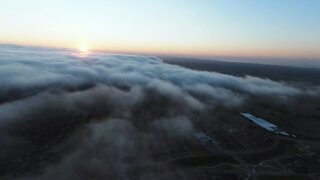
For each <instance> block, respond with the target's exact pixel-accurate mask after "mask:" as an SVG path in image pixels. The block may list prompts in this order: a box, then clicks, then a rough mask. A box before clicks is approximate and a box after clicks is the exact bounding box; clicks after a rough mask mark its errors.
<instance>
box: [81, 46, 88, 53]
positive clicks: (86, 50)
mask: <svg viewBox="0 0 320 180" xmlns="http://www.w3.org/2000/svg"><path fill="white" fill-rule="evenodd" d="M79 51H80V52H81V53H88V52H89V46H88V45H86V44H81V45H80V46H79Z"/></svg>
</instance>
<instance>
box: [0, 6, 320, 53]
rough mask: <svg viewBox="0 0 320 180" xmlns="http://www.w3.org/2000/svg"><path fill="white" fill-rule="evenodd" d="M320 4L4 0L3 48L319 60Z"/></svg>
mask: <svg viewBox="0 0 320 180" xmlns="http://www.w3.org/2000/svg"><path fill="white" fill-rule="evenodd" d="M319 19H320V1H318V0H241V1H239V0H219V1H218V0H162V1H159V0H135V1H133V0H117V1H115V0H114V1H106V0H90V1H89V0H82V1H80V0H78V1H71V0H69V1H68V0H55V1H51V0H50V1H49V0H23V1H21V0H3V1H2V2H1V6H0V23H1V28H0V43H13V44H28V45H40V46H53V47H68V48H76V47H78V46H81V45H82V44H85V45H86V46H88V47H90V48H91V49H99V50H110V51H122V52H146V53H160V54H161V53H162V54H182V55H199V56H241V57H242V56H243V57H246V56H250V57H260V56H262V57H294V58H309V59H319V58H320V48H319V47H320V38H319V37H320V35H319V34H320V33H319V32H320V20H319Z"/></svg>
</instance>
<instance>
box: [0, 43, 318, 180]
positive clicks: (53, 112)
mask: <svg viewBox="0 0 320 180" xmlns="http://www.w3.org/2000/svg"><path fill="white" fill-rule="evenodd" d="M0 82H1V83H0V102H1V104H0V132H1V138H2V139H1V140H0V142H1V143H0V149H1V151H2V152H1V154H3V157H4V158H1V159H0V160H1V162H0V164H1V163H5V162H6V161H7V160H8V159H11V160H16V161H17V162H18V163H13V164H10V166H6V168H4V169H3V170H2V171H1V172H0V175H1V176H5V175H7V176H27V177H28V176H31V177H39V178H48V179H50V177H52V176H53V174H54V175H55V176H53V177H55V178H56V177H57V175H58V176H61V177H63V178H68V177H77V176H83V177H92V178H94V177H95V178H110V179H112V178H120V179H121V178H123V179H125V176H126V175H128V174H134V173H133V172H131V171H135V170H136V176H137V177H139V178H140V179H150V177H152V174H154V173H155V172H157V171H158V170H159V169H161V170H166V171H165V172H168V174H167V175H168V176H170V177H180V176H183V174H180V172H179V171H173V170H172V169H171V168H170V167H169V166H168V165H167V164H163V163H161V162H157V161H155V160H154V159H153V158H152V156H151V155H150V154H152V152H153V149H161V147H166V146H168V144H170V143H172V142H176V141H178V140H179V139H181V138H184V137H187V136H188V135H191V134H192V133H193V132H195V131H196V130H197V128H198V126H197V124H199V123H201V122H199V121H200V120H199V118H198V116H199V114H202V115H203V114H206V113H208V112H212V111H213V112H214V111H215V109H217V108H226V109H231V110H236V109H238V108H240V107H241V106H242V105H243V104H245V103H246V102H247V101H248V100H250V99H252V98H253V97H266V98H274V99H280V100H281V101H283V100H287V99H290V98H291V97H293V96H298V95H305V94H307V95H312V94H316V93H315V92H316V91H317V90H316V89H308V90H306V89H304V90H303V89H301V88H298V87H294V86H292V85H289V84H287V83H285V82H275V81H271V80H268V79H261V78H257V77H250V76H247V77H236V76H231V75H226V74H220V73H215V72H204V71H194V70H190V69H186V68H183V67H179V66H175V65H169V64H166V63H163V62H162V61H161V59H158V58H156V57H146V56H125V55H108V54H103V53H92V54H88V55H86V56H84V55H81V54H76V53H74V52H72V51H70V50H63V49H62V50H61V49H44V48H33V47H20V46H7V45H1V46H0ZM213 118H214V117H213ZM168 138H169V140H168ZM21 148H23V150H22V149H21ZM12 149H16V150H15V151H12ZM144 166H148V167H149V170H148V171H145V172H144V171H142V170H143V169H144ZM106 169H108V170H109V171H106ZM25 172H30V173H25ZM142 172H144V173H142ZM121 176H124V177H121Z"/></svg>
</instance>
